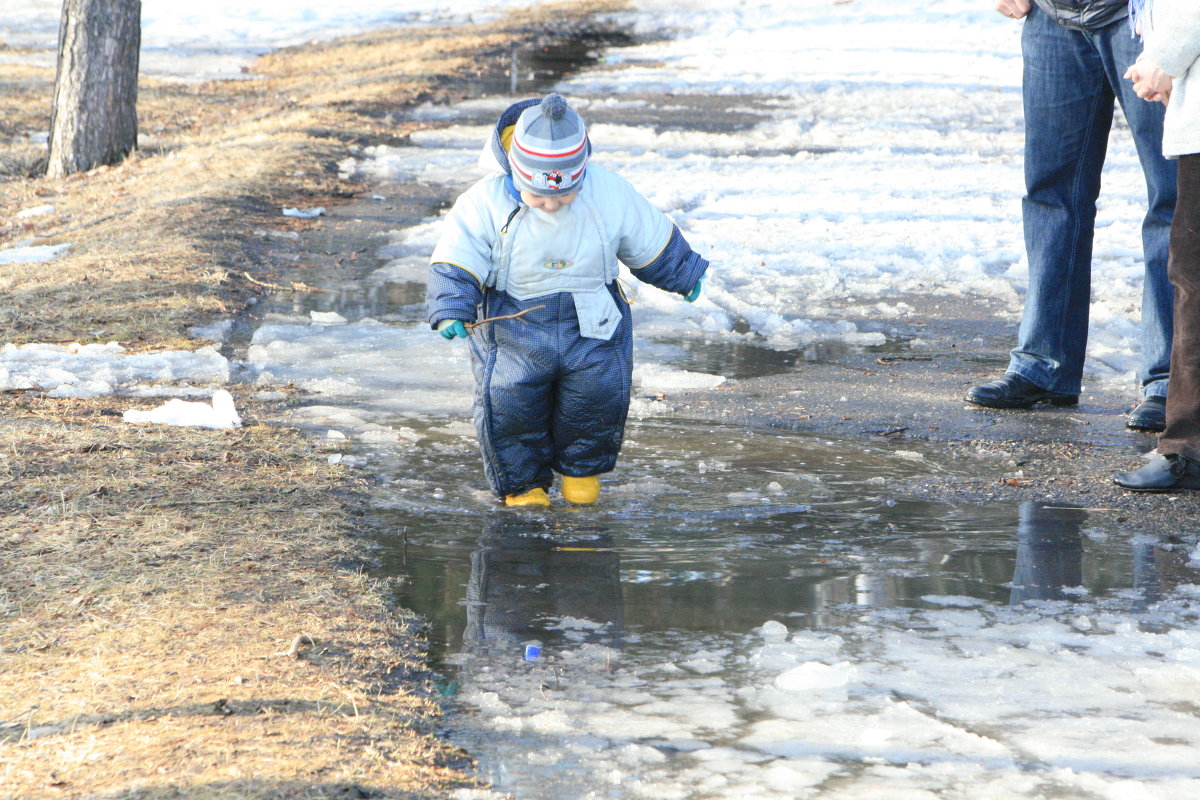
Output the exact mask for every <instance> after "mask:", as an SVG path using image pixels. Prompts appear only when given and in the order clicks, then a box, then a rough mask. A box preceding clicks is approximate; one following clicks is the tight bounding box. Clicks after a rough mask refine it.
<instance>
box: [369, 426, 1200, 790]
mask: <svg viewBox="0 0 1200 800" xmlns="http://www.w3.org/2000/svg"><path fill="white" fill-rule="evenodd" d="M630 434H631V435H630V446H629V448H628V449H627V451H626V454H625V456H624V457H623V461H622V465H621V467H620V469H619V471H618V473H616V474H614V476H613V480H612V481H610V482H608V483H606V488H605V494H604V495H602V502H601V504H600V505H599V506H597V507H594V508H588V509H583V510H571V509H569V508H564V507H561V506H560V507H556V508H554V509H551V510H550V511H548V512H529V513H522V512H513V511H506V510H499V509H495V508H494V507H492V506H491V505H489V504H488V503H487V502H486V501H481V500H479V499H478V498H476V497H475V496H474V495H473V494H472V493H471V492H469V491H465V490H456V491H449V488H450V487H452V486H453V485H454V484H455V483H456V482H457V483H459V484H461V482H462V479H461V478H460V477H458V476H459V475H460V472H459V470H460V468H461V463H462V460H463V458H464V457H469V456H467V455H466V453H467V452H468V451H467V449H466V448H465V447H460V448H457V449H455V448H452V447H449V446H448V443H447V442H445V441H440V442H439V441H436V440H435V439H434V437H432V436H431V437H430V439H429V440H428V441H426V442H425V443H424V444H425V450H424V451H423V452H420V453H417V454H413V455H411V456H409V457H411V458H412V463H408V464H394V465H393V467H392V468H393V469H394V470H395V471H394V472H393V473H391V476H390V477H388V476H386V475H385V482H386V483H387V484H388V485H389V486H391V487H392V488H391V491H390V492H383V493H382V494H381V507H380V508H379V509H378V511H377V512H376V514H375V524H376V527H377V529H378V530H379V531H380V534H379V538H380V542H381V546H382V547H383V550H382V553H381V555H382V558H383V560H384V561H385V562H386V570H387V571H390V572H392V573H394V574H401V575H404V576H406V578H407V579H408V580H407V581H406V582H405V584H404V586H403V588H402V589H401V595H400V601H401V602H402V603H403V604H404V605H405V606H407V607H410V608H414V609H415V610H417V611H419V612H421V613H423V614H425V615H426V616H427V617H429V618H430V620H431V635H432V638H433V645H434V654H435V658H436V659H437V661H438V664H439V669H440V670H441V671H442V672H443V673H444V675H445V678H446V680H447V682H448V683H449V684H452V685H453V686H454V687H455V689H454V691H453V702H454V703H455V704H456V706H457V708H458V709H459V710H460V711H461V712H463V714H462V715H460V716H459V717H458V718H457V719H458V720H459V723H458V724H457V725H456V728H455V730H454V733H453V737H454V739H455V740H456V741H457V742H459V743H461V744H462V745H463V746H464V747H466V748H467V750H468V751H469V752H471V754H472V755H473V756H474V757H476V758H477V759H478V760H479V763H480V765H481V769H482V770H483V772H484V774H485V776H486V777H487V778H488V779H489V780H491V781H492V782H493V784H494V785H495V787H496V788H497V789H498V790H502V791H504V792H508V793H511V795H512V796H513V797H516V798H536V799H539V800H540V799H541V798H547V799H548V798H555V800H561V799H563V798H584V797H601V798H624V797H679V798H726V797H763V798H776V797H777V798H793V797H808V796H812V797H816V796H821V797H826V796H829V797H846V798H850V797H860V796H863V795H864V793H866V792H868V790H870V789H871V787H872V786H878V785H881V784H887V785H889V786H894V787H895V790H896V791H897V792H903V791H910V792H918V793H919V792H923V791H931V790H932V789H934V788H936V787H942V786H945V785H948V784H947V781H951V778H950V777H949V776H950V775H953V776H954V777H953V782H956V783H957V784H959V785H962V786H964V787H971V790H966V789H964V793H963V794H962V795H961V796H962V797H969V796H976V795H974V794H973V793H972V792H973V791H974V790H980V791H982V790H985V789H986V790H988V791H990V792H992V793H993V794H994V795H995V796H1004V797H1030V798H1032V797H1042V796H1093V795H1092V793H1093V792H1094V791H1096V790H1097V789H1096V787H1109V788H1111V787H1112V786H1115V785H1117V784H1119V783H1120V782H1121V781H1126V780H1130V779H1132V778H1131V776H1136V780H1137V781H1138V782H1139V786H1140V787H1141V788H1142V789H1146V790H1147V791H1153V792H1160V791H1167V792H1168V793H1171V792H1173V791H1174V790H1175V789H1177V788H1178V785H1179V784H1181V783H1189V782H1193V781H1196V780H1198V779H1200V766H1196V765H1195V764H1194V763H1193V762H1192V761H1186V760H1185V761H1184V762H1181V761H1180V760H1179V758H1178V752H1179V751H1178V748H1179V747H1181V746H1186V747H1189V748H1195V747H1200V718H1198V717H1197V715H1196V714H1195V713H1194V707H1193V706H1191V705H1188V704H1186V703H1184V704H1182V705H1181V704H1180V702H1179V701H1180V699H1181V694H1180V693H1181V691H1182V692H1184V694H1186V695H1187V696H1189V697H1190V696H1192V694H1193V693H1194V694H1195V696H1196V697H1197V698H1200V684H1197V683H1196V681H1195V677H1194V674H1192V673H1191V672H1190V671H1191V670H1192V668H1193V667H1192V666H1189V665H1191V664H1192V662H1194V661H1195V658H1194V653H1196V652H1200V633H1196V632H1195V631H1194V628H1195V620H1196V618H1197V603H1198V601H1200V590H1195V588H1194V587H1192V586H1190V584H1193V583H1195V582H1196V579H1197V574H1196V571H1195V569H1194V568H1192V567H1191V566H1189V563H1188V554H1187V552H1186V550H1184V549H1182V548H1178V547H1173V546H1172V544H1171V543H1170V542H1162V541H1157V540H1151V539H1145V540H1141V539H1137V540H1134V541H1132V542H1131V541H1130V540H1129V538H1128V536H1127V535H1125V534H1124V533H1123V531H1122V530H1121V526H1120V524H1119V522H1118V521H1117V520H1115V519H1113V518H1112V517H1111V516H1110V515H1108V514H1107V513H1106V512H1104V511H1102V510H1085V509H1071V508H1058V507H1051V506H1045V505H1038V504H1033V503H1027V504H1024V505H1022V506H1020V507H1019V508H1013V507H1008V506H991V507H969V506H949V505H945V504H939V503H930V502H925V501H920V500H914V499H910V498H905V497H903V496H902V495H901V494H899V493H898V492H897V491H896V490H895V489H893V488H892V486H894V485H895V484H899V483H902V482H903V481H904V480H905V479H906V478H908V477H916V476H922V475H928V474H929V473H931V472H937V471H940V470H943V469H947V468H948V466H952V465H945V464H939V463H933V460H932V459H930V458H927V457H925V456H922V455H921V454H920V453H916V452H909V451H900V450H896V449H894V448H893V447H892V445H891V444H890V443H889V444H886V445H885V444H880V445H869V444H864V443H860V442H856V443H848V442H839V441H828V440H824V439H820V438H815V437H805V436H802V435H791V434H781V433H775V432H771V433H765V432H755V431H745V430H738V429H733V428H723V427H722V426H713V425H709V426H702V425H697V424H695V423H691V424H683V423H672V422H648V423H647V422H643V423H640V424H638V425H636V426H633V427H632V428H631V431H630ZM908 446H912V445H908ZM418 473H419V474H420V475H421V476H422V478H421V479H420V480H416V479H414V478H413V477H412V476H413V475H414V474H418ZM431 486H445V487H447V491H444V492H442V493H440V494H437V493H435V492H431V491H430V487H431ZM431 497H432V499H431ZM400 529H405V530H406V536H405V539H404V541H405V542H406V547H404V548H397V547H395V546H394V545H395V539H394V538H391V539H389V537H388V535H387V533H386V531H389V530H400ZM531 647H533V648H536V650H533V649H531ZM1189 674H1190V675H1192V677H1190V678H1188V677H1185V676H1187V675H1189ZM1180 680H1183V681H1184V682H1185V685H1186V686H1187V687H1191V688H1183V689H1181V686H1180V684H1179V681H1180ZM1193 690H1194V692H1193ZM448 691H449V690H448ZM1081 708H1086V709H1087V712H1086V714H1084V715H1083V716H1080V713H1079V709H1081ZM1111 729H1116V730H1119V732H1120V735H1119V737H1118V739H1119V740H1118V739H1111V741H1112V742H1113V743H1112V744H1111V745H1108V744H1104V742H1106V741H1110V739H1103V740H1101V742H1100V743H1099V744H1098V743H1097V742H1098V738H1097V732H1098V731H1100V730H1104V731H1109V730H1111ZM1105 791H1107V789H1105ZM896 796H899V795H896ZM955 796H958V795H955ZM1164 796H1165V795H1164ZM1172 796H1187V795H1186V793H1184V794H1178V793H1174V794H1172Z"/></svg>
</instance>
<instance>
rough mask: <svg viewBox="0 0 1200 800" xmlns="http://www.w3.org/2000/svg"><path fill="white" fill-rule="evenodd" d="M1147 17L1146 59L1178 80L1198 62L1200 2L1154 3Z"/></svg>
mask: <svg viewBox="0 0 1200 800" xmlns="http://www.w3.org/2000/svg"><path fill="white" fill-rule="evenodd" d="M1147 17H1148V18H1149V24H1148V25H1146V49H1145V55H1146V57H1147V58H1149V59H1150V60H1152V61H1153V62H1154V63H1156V64H1158V65H1159V66H1160V67H1162V70H1163V72H1165V73H1167V74H1168V75H1170V76H1171V77H1172V78H1178V77H1180V76H1181V75H1183V74H1184V73H1186V72H1187V71H1188V70H1189V69H1191V67H1192V65H1193V64H1195V63H1196V59H1197V58H1200V2H1197V0H1154V3H1153V4H1152V5H1151V6H1150V13H1149V14H1148V15H1147Z"/></svg>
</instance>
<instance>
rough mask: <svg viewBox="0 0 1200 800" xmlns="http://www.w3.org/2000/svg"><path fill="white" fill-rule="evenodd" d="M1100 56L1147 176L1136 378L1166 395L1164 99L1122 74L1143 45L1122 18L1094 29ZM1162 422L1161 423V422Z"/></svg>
mask: <svg viewBox="0 0 1200 800" xmlns="http://www.w3.org/2000/svg"><path fill="white" fill-rule="evenodd" d="M1093 38H1094V40H1095V41H1096V42H1097V46H1098V48H1099V50H1100V53H1101V56H1102V58H1103V60H1104V69H1105V73H1106V75H1107V76H1108V81H1109V85H1110V86H1112V88H1113V90H1114V91H1115V92H1116V95H1117V99H1118V100H1119V101H1120V103H1121V108H1122V110H1123V111H1124V112H1125V119H1126V120H1127V121H1128V122H1129V128H1130V131H1131V132H1132V133H1133V140H1134V144H1135V145H1136V146H1137V152H1138V159H1139V160H1140V161H1141V164H1142V173H1143V174H1144V175H1145V178H1146V196H1147V201H1148V202H1147V211H1146V216H1145V218H1144V219H1143V221H1142V251H1143V254H1144V256H1145V279H1144V281H1143V284H1142V337H1141V339H1142V342H1141V344H1142V366H1141V369H1140V370H1139V372H1138V380H1139V383H1140V384H1141V387H1142V395H1143V396H1144V397H1156V398H1161V397H1165V396H1166V395H1167V378H1168V375H1169V373H1170V364H1171V336H1172V322H1171V320H1172V307H1173V297H1174V293H1173V291H1172V289H1171V282H1170V281H1169V280H1168V278H1167V252H1168V240H1169V239H1170V236H1171V215H1172V213H1173V212H1174V210H1175V194H1176V164H1175V162H1174V161H1173V160H1171V159H1168V158H1164V157H1163V154H1162V135H1163V116H1164V111H1165V109H1164V106H1163V104H1162V103H1147V102H1146V101H1145V100H1142V99H1141V98H1139V97H1138V96H1137V94H1136V93H1135V92H1134V91H1133V84H1132V83H1131V82H1130V81H1129V80H1128V79H1126V78H1125V77H1124V75H1125V70H1127V69H1128V68H1129V65H1130V64H1132V63H1133V62H1134V61H1136V60H1137V57H1138V55H1139V54H1140V53H1141V49H1142V45H1141V42H1140V41H1139V40H1137V39H1134V38H1133V37H1131V36H1130V35H1129V27H1128V25H1126V23H1125V22H1123V21H1122V22H1115V23H1113V24H1112V25H1109V26H1107V27H1106V28H1104V29H1103V30H1101V31H1098V32H1097V33H1095V34H1094V35H1093ZM1160 427H1161V426H1160Z"/></svg>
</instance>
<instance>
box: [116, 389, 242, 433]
mask: <svg viewBox="0 0 1200 800" xmlns="http://www.w3.org/2000/svg"><path fill="white" fill-rule="evenodd" d="M123 418H124V420H125V421H126V422H130V423H139V422H149V423H154V424H156V425H180V426H190V427H198V428H214V429H220V428H236V427H239V426H240V425H241V424H242V418H241V417H240V416H239V415H238V412H237V409H236V408H235V407H234V404H233V395H231V394H230V393H229V392H228V391H226V390H225V389H218V390H216V391H215V392H213V398H212V403H211V404H209V403H198V402H194V401H190V400H180V399H178V398H175V399H172V400H168V401H167V402H166V403H164V404H163V405H161V406H159V407H158V408H155V409H151V410H150V411H142V410H140V409H129V410H128V411H126V412H125V414H124V417H123Z"/></svg>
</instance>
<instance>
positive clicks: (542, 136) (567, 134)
mask: <svg viewBox="0 0 1200 800" xmlns="http://www.w3.org/2000/svg"><path fill="white" fill-rule="evenodd" d="M590 152H591V145H590V144H589V143H588V138H587V129H586V128H585V127H584V125H583V120H582V119H580V118H579V115H578V114H576V113H575V112H574V111H573V110H572V109H571V107H570V106H568V105H567V101H566V100H564V99H563V97H562V95H559V94H548V95H546V96H545V97H544V98H542V102H541V103H539V104H537V105H535V106H530V107H529V108H527V109H525V110H524V111H522V112H521V116H520V117H519V118H518V119H517V124H516V126H515V127H514V129H513V137H512V146H511V147H510V148H509V150H508V161H509V164H510V165H511V166H512V179H513V184H514V185H515V186H516V187H517V189H520V190H522V191H526V192H529V193H531V194H537V195H544V196H554V195H559V194H569V193H571V192H576V191H579V183H580V181H582V180H583V172H584V169H586V168H587V160H588V154H589V153H590Z"/></svg>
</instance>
